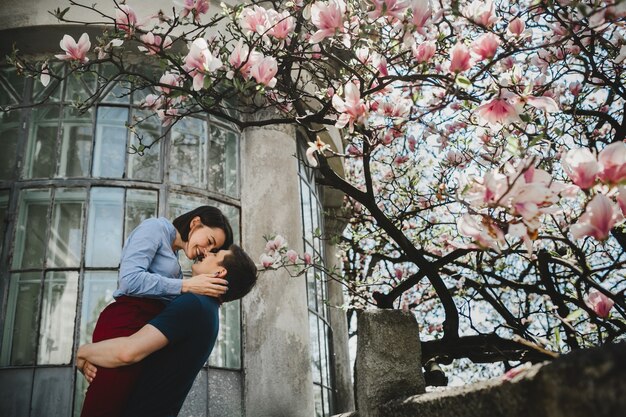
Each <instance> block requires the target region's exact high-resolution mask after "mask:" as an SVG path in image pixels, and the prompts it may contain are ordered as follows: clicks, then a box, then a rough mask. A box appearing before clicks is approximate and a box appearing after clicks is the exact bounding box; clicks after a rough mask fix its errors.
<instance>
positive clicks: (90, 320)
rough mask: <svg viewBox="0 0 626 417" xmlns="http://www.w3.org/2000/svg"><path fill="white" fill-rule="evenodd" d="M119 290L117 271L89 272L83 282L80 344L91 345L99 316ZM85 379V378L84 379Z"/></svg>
mask: <svg viewBox="0 0 626 417" xmlns="http://www.w3.org/2000/svg"><path fill="white" fill-rule="evenodd" d="M116 288H117V271H87V272H85V279H84V281H83V297H82V299H83V302H82V305H81V313H80V336H79V340H80V344H81V345H82V344H84V343H90V342H91V336H92V335H93V329H94V327H96V322H97V321H98V316H99V315H100V313H101V312H102V310H104V307H106V306H107V305H108V304H109V303H110V302H112V301H113V292H114V291H115V289H116ZM83 379H84V378H83Z"/></svg>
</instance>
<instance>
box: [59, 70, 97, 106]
mask: <svg viewBox="0 0 626 417" xmlns="http://www.w3.org/2000/svg"><path fill="white" fill-rule="evenodd" d="M65 82H66V84H67V87H66V91H65V101H66V102H75V103H83V102H84V101H86V100H87V99H88V98H89V97H91V96H92V95H93V94H94V91H95V87H96V74H95V73H93V72H88V71H84V72H80V73H77V72H74V73H73V74H71V75H69V76H68V77H67V78H66V79H65Z"/></svg>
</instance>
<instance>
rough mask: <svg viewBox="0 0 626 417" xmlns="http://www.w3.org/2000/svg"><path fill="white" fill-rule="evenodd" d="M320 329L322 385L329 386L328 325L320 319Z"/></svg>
mask: <svg viewBox="0 0 626 417" xmlns="http://www.w3.org/2000/svg"><path fill="white" fill-rule="evenodd" d="M318 325H319V329H320V366H321V368H322V384H323V385H326V386H329V385H330V381H329V380H328V365H329V364H328V332H327V331H326V323H324V322H323V321H322V320H319V319H318Z"/></svg>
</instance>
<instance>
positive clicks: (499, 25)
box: [11, 0, 626, 366]
mask: <svg viewBox="0 0 626 417" xmlns="http://www.w3.org/2000/svg"><path fill="white" fill-rule="evenodd" d="M113 7H114V13H113V14H111V15H109V14H107V13H106V12H105V11H103V10H100V9H98V7H97V6H95V5H89V4H80V3H78V2H74V1H71V2H70V8H67V9H63V10H61V9H58V10H56V11H55V12H53V13H54V14H55V15H56V17H57V18H58V19H59V20H61V21H64V22H68V23H89V24H94V23H95V24H99V25H101V27H102V28H103V31H102V33H101V35H99V36H97V37H95V38H94V37H93V36H92V37H89V35H88V34H83V35H82V36H80V37H72V36H69V35H66V36H65V37H64V38H63V39H62V40H61V44H60V46H61V49H62V51H60V53H59V54H58V55H55V57H56V58H50V59H49V60H47V61H45V62H44V61H41V60H39V61H36V62H35V61H33V60H28V59H25V58H24V57H22V56H20V55H19V53H17V52H16V53H15V54H14V55H13V56H12V58H11V61H12V63H13V64H14V65H16V66H17V67H18V69H19V70H20V71H22V72H23V73H25V74H27V75H30V76H35V77H40V81H41V82H42V83H43V84H46V85H47V84H50V85H54V83H58V82H59V81H60V80H61V78H63V77H67V76H76V75H77V74H83V75H85V74H91V75H92V76H94V75H95V76H96V77H98V80H99V82H100V85H102V86H103V88H102V89H100V90H99V91H98V92H96V94H95V95H94V96H92V97H90V98H89V99H87V100H86V101H84V102H80V103H76V105H77V106H79V107H81V108H88V107H89V106H91V105H92V104H93V103H94V102H95V101H96V100H97V99H98V94H99V93H100V92H101V91H103V89H104V86H105V85H107V84H108V83H110V82H114V81H119V80H121V79H123V80H126V82H128V83H129V84H128V85H129V89H130V90H133V89H145V88H153V89H154V90H153V94H150V95H148V96H147V98H146V99H145V101H144V103H143V106H144V107H146V108H148V109H151V110H152V112H153V116H151V117H155V118H158V119H159V120H160V122H161V123H162V125H163V126H166V127H168V126H171V125H172V124H174V123H176V122H177V121H179V120H180V119H182V118H185V117H187V116H190V115H193V114H196V113H205V114H210V115H214V116H218V117H222V118H225V119H227V120H229V121H231V122H232V123H234V124H236V125H238V126H239V127H240V128H242V129H245V128H246V127H250V126H264V125H272V124H285V123H290V124H295V125H297V126H299V128H300V129H301V131H302V132H303V133H304V134H305V135H307V137H308V138H309V148H308V151H307V152H306V156H307V162H308V164H310V165H311V166H312V167H314V169H316V170H318V171H319V178H320V181H322V183H323V184H324V185H326V186H329V187H333V188H335V189H338V190H341V191H342V192H343V193H344V194H345V204H344V209H343V211H342V214H343V216H344V217H345V220H346V221H347V224H348V226H347V228H346V230H345V232H344V233H343V234H342V236H340V237H339V242H340V247H341V249H342V265H343V268H342V270H341V271H326V272H327V273H328V274H327V275H324V276H330V277H332V278H334V279H337V280H340V282H342V283H343V284H344V285H345V288H346V289H347V291H348V294H349V303H348V309H349V310H350V311H352V310H355V309H362V308H371V307H378V308H400V309H404V310H410V311H413V312H414V313H415V315H416V316H417V318H418V321H419V323H420V324H421V328H422V332H423V334H422V335H421V338H422V340H423V355H424V359H425V360H431V361H438V362H440V363H441V362H449V361H450V360H452V359H457V358H467V359H470V360H472V361H474V362H504V363H505V364H506V365H507V366H509V365H511V364H515V363H518V362H519V361H521V362H528V361H531V362H534V361H540V360H544V359H550V358H553V357H555V356H556V355H558V354H559V353H561V352H567V351H570V350H572V349H578V348H582V347H587V346H593V345H601V344H604V343H610V342H614V341H617V340H620V339H623V338H624V334H625V333H626V320H625V318H626V315H625V314H626V302H625V299H624V290H625V289H626V279H625V276H626V254H625V251H626V231H624V226H623V220H624V217H623V216H624V213H625V212H626V186H625V185H624V184H626V143H624V139H625V137H626V119H625V118H624V117H625V115H624V109H625V108H626V84H625V82H624V81H625V72H624V60H625V59H626V39H625V36H626V30H625V27H624V25H625V23H626V20H625V16H626V1H624V2H622V1H619V0H614V1H611V0H608V1H595V2H588V1H587V2H582V1H567V0H558V1H543V2H542V1H490V0H486V1H481V0H476V1H473V2H471V3H468V2H459V1H450V0H439V1H434V0H432V1H429V0H368V1H353V0H347V1H345V0H328V1H322V0H317V1H307V0H300V1H291V2H279V1H259V2H253V3H251V4H240V5H236V6H227V5H224V4H222V5H221V7H220V8H216V7H215V6H211V8H210V7H209V4H208V2H207V1H206V0H185V1H184V3H182V4H174V5H173V6H172V8H171V9H169V10H160V11H156V10H155V12H154V14H153V15H151V16H137V14H136V13H135V11H134V9H133V5H132V3H131V2H128V3H126V4H122V3H115V4H114V6H113ZM74 9H85V11H89V12H91V13H92V15H93V13H96V15H97V16H98V17H97V18H96V19H95V20H91V21H88V22H84V21H82V22H79V21H77V20H76V19H74V18H71V17H70V16H73V15H75V14H73V10H74ZM91 33H93V32H91ZM137 56H144V59H143V60H138V59H137ZM131 57H132V59H131ZM59 60H60V61H66V62H67V65H68V71H67V72H65V73H61V72H56V71H55V68H58V65H57V64H56V62H57V61H59ZM137 62H142V65H141V69H139V67H138V66H137ZM101 63H109V64H110V65H111V66H112V68H114V69H115V71H113V72H110V71H109V72H110V74H109V75H105V74H103V73H101V72H100V73H96V71H97V68H98V67H97V65H98V64H101ZM146 64H150V65H146ZM146 68H148V69H146ZM62 74H64V75H62ZM130 90H129V91H130ZM142 122H143V120H135V123H136V124H141V123H142ZM132 127H133V126H131V128H132ZM327 129H339V130H340V131H341V132H342V137H343V139H344V148H343V150H341V149H334V148H332V147H331V146H330V145H329V144H327V143H324V141H323V138H324V137H325V136H324V135H323V132H324V131H326V130H327ZM141 139H142V138H141V137H140V138H139V143H140V144H139V146H137V147H136V148H135V149H134V151H136V152H140V153H141V152H144V151H145V150H146V148H149V147H150V146H151V145H152V143H144V142H143V141H141ZM331 158H339V159H341V161H342V163H343V166H344V167H345V175H344V176H339V175H338V174H337V172H336V171H335V170H334V169H333V168H332V165H333V164H330V163H329V159H331ZM277 232H278V231H277ZM261 261H262V263H263V264H264V266H265V267H267V268H276V267H281V266H285V267H287V268H290V269H291V270H298V268H300V269H302V268H308V267H314V268H318V269H323V266H321V265H316V261H317V260H315V259H310V256H308V255H307V254H298V253H296V252H294V251H293V250H290V249H289V248H288V247H287V244H286V242H284V239H282V238H281V237H280V236H278V237H275V238H274V237H273V238H271V239H269V241H268V245H267V248H266V253H264V254H263V255H262V257H261Z"/></svg>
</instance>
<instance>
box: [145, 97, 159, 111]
mask: <svg viewBox="0 0 626 417" xmlns="http://www.w3.org/2000/svg"><path fill="white" fill-rule="evenodd" d="M163 104H164V101H163V98H162V97H161V96H160V95H157V94H148V95H147V96H146V98H145V99H144V100H143V102H142V103H141V107H143V108H145V109H150V110H153V111H156V110H158V109H160V108H161V107H163Z"/></svg>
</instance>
